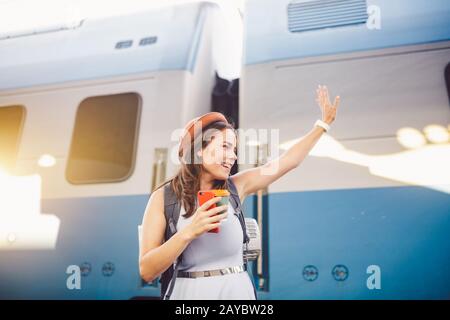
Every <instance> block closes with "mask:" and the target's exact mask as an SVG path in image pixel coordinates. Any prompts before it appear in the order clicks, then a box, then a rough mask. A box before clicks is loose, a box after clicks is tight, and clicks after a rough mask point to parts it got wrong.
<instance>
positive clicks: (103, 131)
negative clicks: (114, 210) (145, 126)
mask: <svg viewBox="0 0 450 320" xmlns="http://www.w3.org/2000/svg"><path fill="white" fill-rule="evenodd" d="M140 108H141V97H140V96H139V95H138V94H137V93H133V92H130V93H121V94H113V95H107V96H96V97H89V98H87V99H85V100H83V101H82V102H81V104H80V106H79V107H78V110H77V115H76V119H75V127H74V131H73V134H72V142H71V146H70V153H69V159H68V163H67V168H66V179H67V180H68V181H69V182H70V183H73V184H87V183H104V182H119V181H123V180H126V179H127V178H128V177H129V176H131V173H132V171H133V169H134V161H135V153H136V146H137V136H138V128H139V117H140Z"/></svg>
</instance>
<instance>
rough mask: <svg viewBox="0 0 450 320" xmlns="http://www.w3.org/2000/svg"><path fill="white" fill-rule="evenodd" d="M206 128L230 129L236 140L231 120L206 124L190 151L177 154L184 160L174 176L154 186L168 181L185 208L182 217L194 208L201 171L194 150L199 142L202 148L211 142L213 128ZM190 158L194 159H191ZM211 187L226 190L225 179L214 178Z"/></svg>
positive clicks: (190, 214) (186, 216) (200, 163)
mask: <svg viewBox="0 0 450 320" xmlns="http://www.w3.org/2000/svg"><path fill="white" fill-rule="evenodd" d="M208 129H216V130H220V131H222V130H225V129H231V130H233V132H234V134H235V135H236V141H237V138H238V135H237V132H236V129H235V128H234V125H233V123H232V122H230V123H226V122H223V121H216V122H213V123H210V124H209V125H207V126H206V127H205V128H203V129H202V132H201V134H200V135H199V137H197V138H196V139H194V140H193V141H192V142H191V146H190V148H189V149H188V150H190V153H187V152H186V154H182V153H180V154H179V156H180V157H182V158H183V159H184V160H185V162H184V163H183V161H181V168H180V170H179V171H178V173H177V174H175V176H174V177H172V178H171V179H169V180H167V181H165V182H164V183H162V184H160V185H159V186H158V187H156V188H155V190H157V189H159V188H161V187H163V186H164V185H166V184H168V183H170V186H171V188H172V190H174V191H175V194H176V196H177V199H178V201H181V202H182V204H183V207H184V208H185V210H186V213H185V214H184V215H183V217H185V218H189V217H190V216H192V215H193V214H194V212H195V210H196V204H197V201H196V200H197V192H198V191H199V190H200V176H201V174H202V172H203V164H202V161H201V159H200V158H199V156H198V155H197V154H196V152H195V151H196V150H200V149H199V148H198V146H199V144H200V143H201V148H202V150H203V149H204V148H206V147H207V146H208V145H209V144H210V143H211V140H212V137H211V136H210V135H211V131H213V130H208ZM216 132H217V131H216ZM196 147H197V148H196ZM192 159H193V160H194V161H192ZM188 160H191V161H188ZM213 189H226V190H228V182H227V180H217V179H216V180H214V181H213Z"/></svg>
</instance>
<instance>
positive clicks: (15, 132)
mask: <svg viewBox="0 0 450 320" xmlns="http://www.w3.org/2000/svg"><path fill="white" fill-rule="evenodd" d="M24 119H25V107H24V106H19V105H11V106H4V107H0V168H1V169H4V170H8V169H12V168H13V167H14V166H15V163H16V160H17V152H18V150H19V144H20V137H21V134H22V127H23V123H24Z"/></svg>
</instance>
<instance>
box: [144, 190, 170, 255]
mask: <svg viewBox="0 0 450 320" xmlns="http://www.w3.org/2000/svg"><path fill="white" fill-rule="evenodd" d="M165 229H166V219H165V217H164V188H159V189H158V190H155V191H153V192H152V194H151V196H150V199H149V200H148V203H147V206H146V208H145V213H144V217H143V219H142V242H141V245H140V255H141V256H142V255H143V254H145V253H146V252H148V251H149V250H151V249H153V248H155V247H158V246H160V245H161V244H162V243H163V241H164V232H165Z"/></svg>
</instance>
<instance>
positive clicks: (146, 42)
mask: <svg viewBox="0 0 450 320" xmlns="http://www.w3.org/2000/svg"><path fill="white" fill-rule="evenodd" d="M157 39H158V38H157V37H146V38H142V39H141V41H139V45H140V46H147V45H149V44H154V43H156V40H157Z"/></svg>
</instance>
